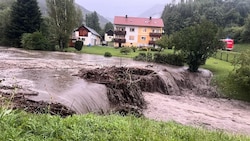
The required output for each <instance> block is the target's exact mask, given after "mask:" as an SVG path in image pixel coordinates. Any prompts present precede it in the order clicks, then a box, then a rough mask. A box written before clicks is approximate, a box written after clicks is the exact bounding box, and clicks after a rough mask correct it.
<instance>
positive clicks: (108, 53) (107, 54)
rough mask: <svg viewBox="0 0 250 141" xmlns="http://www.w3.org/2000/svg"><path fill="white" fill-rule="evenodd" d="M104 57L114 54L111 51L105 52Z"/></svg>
mask: <svg viewBox="0 0 250 141" xmlns="http://www.w3.org/2000/svg"><path fill="white" fill-rule="evenodd" d="M104 57H112V54H111V53H110V52H105V53H104Z"/></svg>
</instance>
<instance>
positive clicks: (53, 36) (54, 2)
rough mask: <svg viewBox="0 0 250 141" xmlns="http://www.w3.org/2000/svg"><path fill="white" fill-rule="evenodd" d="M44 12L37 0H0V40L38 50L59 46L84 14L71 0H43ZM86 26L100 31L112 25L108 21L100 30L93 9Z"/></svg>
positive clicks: (62, 44) (65, 41)
mask: <svg viewBox="0 0 250 141" xmlns="http://www.w3.org/2000/svg"><path fill="white" fill-rule="evenodd" d="M46 3H47V10H48V11H47V12H48V15H47V16H42V14H41V12H40V10H39V6H38V3H37V0H16V1H15V0H3V1H1V2H0V19H1V21H0V44H1V45H6V46H15V47H23V48H27V49H37V50H54V49H55V46H56V45H58V47H59V49H60V50H62V49H64V48H65V47H67V46H68V42H69V38H70V35H71V34H72V32H73V31H74V29H75V28H76V27H79V26H80V25H82V24H83V22H84V21H83V14H82V11H81V9H80V8H78V7H76V6H75V3H74V0H64V1H61V0H46ZM86 24H87V26H89V27H91V28H93V29H95V30H96V31H97V32H99V33H100V34H103V33H104V31H107V30H108V29H112V28H113V25H112V23H107V24H106V26H105V29H104V30H102V29H101V28H100V25H99V19H98V16H97V13H96V12H93V13H91V14H88V15H87V16H86Z"/></svg>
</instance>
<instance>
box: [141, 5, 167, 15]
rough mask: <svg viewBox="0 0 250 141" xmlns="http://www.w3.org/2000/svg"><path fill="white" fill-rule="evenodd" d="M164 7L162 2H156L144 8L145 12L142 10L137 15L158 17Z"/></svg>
mask: <svg viewBox="0 0 250 141" xmlns="http://www.w3.org/2000/svg"><path fill="white" fill-rule="evenodd" d="M164 8H165V5H164V4H157V5H155V6H153V7H152V8H150V9H148V10H146V11H145V12H143V13H142V14H141V15H139V16H140V17H152V18H160V17H161V15H162V13H163V10H164Z"/></svg>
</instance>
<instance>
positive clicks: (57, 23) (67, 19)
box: [46, 0, 79, 50]
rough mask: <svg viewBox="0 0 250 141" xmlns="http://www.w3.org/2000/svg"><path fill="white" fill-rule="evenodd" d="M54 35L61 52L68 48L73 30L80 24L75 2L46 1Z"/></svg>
mask: <svg viewBox="0 0 250 141" xmlns="http://www.w3.org/2000/svg"><path fill="white" fill-rule="evenodd" d="M46 2H47V7H48V14H49V17H50V18H51V23H50V25H51V27H52V29H53V30H52V31H51V32H52V33H53V36H54V39H55V41H56V42H57V43H58V45H59V48H60V50H63V49H64V48H66V47H67V46H68V42H69V38H70V36H71V35H72V32H73V29H74V28H76V27H77V26H78V24H79V22H78V19H77V18H78V17H77V15H78V14H77V10H76V8H75V4H74V0H46Z"/></svg>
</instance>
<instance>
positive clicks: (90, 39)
mask: <svg viewBox="0 0 250 141" xmlns="http://www.w3.org/2000/svg"><path fill="white" fill-rule="evenodd" d="M72 38H73V39H76V40H81V41H83V44H84V45H91V46H93V45H100V44H101V38H100V37H99V36H96V35H94V34H92V33H91V32H88V30H87V29H86V28H83V27H82V28H80V29H79V31H75V32H74V33H73V37H72Z"/></svg>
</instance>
